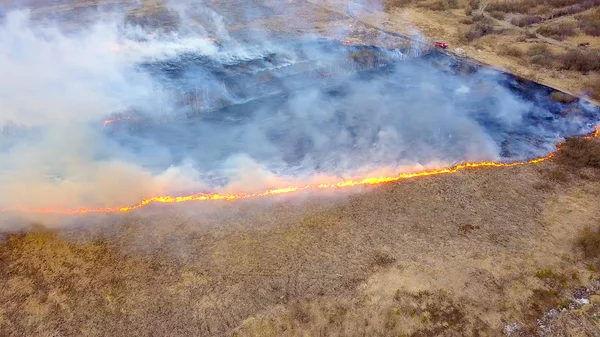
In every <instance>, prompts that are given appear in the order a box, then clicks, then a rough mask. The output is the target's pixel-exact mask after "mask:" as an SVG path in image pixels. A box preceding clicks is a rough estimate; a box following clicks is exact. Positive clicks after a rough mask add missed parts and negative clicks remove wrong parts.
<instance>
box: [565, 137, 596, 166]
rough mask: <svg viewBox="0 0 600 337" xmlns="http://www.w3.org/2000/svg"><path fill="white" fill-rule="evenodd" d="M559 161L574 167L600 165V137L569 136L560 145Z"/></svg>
mask: <svg viewBox="0 0 600 337" xmlns="http://www.w3.org/2000/svg"><path fill="white" fill-rule="evenodd" d="M557 161H558V163H560V164H562V165H566V166H572V167H596V168H598V167H600V139H598V138H591V139H586V138H581V137H570V138H567V139H566V140H565V142H564V143H563V144H561V146H560V151H559V152H558V156H557Z"/></svg>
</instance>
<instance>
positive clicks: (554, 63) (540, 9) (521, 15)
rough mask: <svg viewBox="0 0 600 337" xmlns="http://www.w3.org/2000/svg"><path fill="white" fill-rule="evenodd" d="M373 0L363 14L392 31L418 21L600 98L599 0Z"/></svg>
mask: <svg viewBox="0 0 600 337" xmlns="http://www.w3.org/2000/svg"><path fill="white" fill-rule="evenodd" d="M333 1H334V0H332V2H333ZM363 2H364V3H369V1H363ZM370 3H378V1H371V2H370ZM369 7H373V6H372V5H371V6H369V5H366V7H358V9H357V12H358V13H359V15H358V16H359V17H361V18H362V19H363V20H364V21H365V22H369V23H371V24H373V25H375V26H378V27H381V28H386V29H388V30H393V31H403V30H404V31H407V29H412V28H414V27H416V28H418V29H419V30H420V32H421V33H422V34H424V35H425V36H426V37H428V38H431V39H439V40H445V41H447V42H449V44H450V49H455V48H461V49H463V50H464V51H465V52H466V54H467V55H468V56H469V57H472V58H474V59H477V60H479V61H482V62H485V63H488V64H491V65H493V66H497V67H500V68H503V69H506V70H508V71H510V72H513V73H516V74H519V75H522V76H524V77H527V78H530V79H532V80H535V81H537V82H540V83H544V84H546V85H549V86H551V87H554V88H557V89H560V90H561V91H565V92H569V93H572V94H574V95H585V96H588V97H590V98H592V99H595V100H596V102H598V100H600V31H599V28H600V2H598V1H596V0H586V1H581V0H543V1H541V0H514V1H512V0H489V1H483V0H469V1H462V0H450V1H449V0H384V1H383V6H382V8H381V10H368V9H369Z"/></svg>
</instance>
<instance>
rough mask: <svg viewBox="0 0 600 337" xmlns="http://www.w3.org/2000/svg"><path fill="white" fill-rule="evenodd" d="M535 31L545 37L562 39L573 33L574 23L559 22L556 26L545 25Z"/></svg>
mask: <svg viewBox="0 0 600 337" xmlns="http://www.w3.org/2000/svg"><path fill="white" fill-rule="evenodd" d="M537 32H538V33H540V34H541V35H544V36H546V37H551V38H553V39H556V40H561V41H562V40H564V39H565V38H566V37H567V36H574V35H575V25H574V24H572V23H567V22H564V23H560V24H558V25H556V26H550V25H546V26H541V27H540V28H538V30H537Z"/></svg>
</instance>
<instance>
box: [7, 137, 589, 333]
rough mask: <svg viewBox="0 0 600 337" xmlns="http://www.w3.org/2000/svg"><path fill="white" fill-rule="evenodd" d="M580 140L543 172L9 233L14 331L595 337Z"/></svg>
mask: <svg viewBox="0 0 600 337" xmlns="http://www.w3.org/2000/svg"><path fill="white" fill-rule="evenodd" d="M570 142H571V143H568V144H567V145H565V146H563V152H562V154H561V155H560V156H559V157H558V158H556V159H555V160H552V161H550V162H547V163H543V164H538V165H537V166H536V165H530V166H520V167H514V168H489V169H480V170H473V171H463V172H460V173H456V174H452V175H447V176H436V177H428V178H417V179H414V180H408V181H403V182H401V183H394V184H389V185H385V186H380V187H376V188H372V189H369V190H367V191H362V192H361V193H351V194H349V195H340V196H318V195H316V196H312V197H311V198H309V199H307V200H300V201H298V200H287V201H279V202H273V203H268V204H267V203H266V202H265V201H248V202H239V203H234V204H227V205H226V206H224V207H215V208H211V209H204V208H200V209H198V207H193V206H186V205H183V206H179V207H173V208H170V207H169V208H161V209H156V210H149V211H147V212H139V213H136V214H131V215H128V216H119V217H115V218H112V219H104V220H103V221H102V222H100V223H102V225H98V224H96V225H92V224H91V223H90V224H87V225H86V223H85V221H86V219H85V218H82V219H81V225H82V226H76V227H73V228H70V229H62V230H52V229H48V228H44V227H43V226H34V227H32V228H31V229H29V230H27V231H25V232H22V233H12V234H8V233H7V234H5V235H4V237H3V244H2V246H0V263H1V265H2V268H1V270H0V283H1V284H2V287H1V288H0V289H1V290H0V308H2V310H1V311H0V335H3V336H10V335H14V336H16V335H38V336H59V335H94V336H98V335H111V336H115V335H127V336H134V335H136V336H137V335H139V336H149V335H171V336H175V335H177V336H180V335H181V336H183V335H197V336H210V335H216V336H225V335H235V336H300V335H302V336H304V335H308V336H348V335H360V336H399V335H400V336H402V335H404V336H494V335H503V334H504V332H503V331H504V330H505V328H506V327H507V326H509V327H513V328H514V327H520V328H519V329H516V328H515V330H516V332H515V333H513V334H510V335H513V336H534V335H536V333H537V332H539V331H540V329H541V328H545V329H548V330H547V331H550V332H551V333H547V334H544V335H545V336H548V335H550V336H584V335H585V336H594V335H597V334H598V333H599V332H600V330H599V329H598V324H597V323H598V322H597V320H598V317H597V311H598V309H599V305H600V304H598V299H600V296H598V295H596V291H600V290H598V287H599V286H600V284H599V283H598V278H599V277H600V236H598V235H599V234H598V233H599V231H600V222H599V220H600V207H599V205H600V179H599V178H600V166H599V165H600V140H598V139H593V140H577V139H576V140H571V141H570ZM571 144H572V146H570V145H571ZM189 207H191V208H194V210H191V209H190V208H189ZM585 289H588V290H585ZM581 298H584V299H588V300H590V301H591V303H587V302H585V301H583V302H582V300H581ZM563 308H566V309H565V310H564V311H563V310H562V309H563ZM551 309H555V311H550V312H551V313H552V312H554V313H555V315H554V316H552V315H550V316H547V315H546V313H548V312H549V310H551ZM544 315H546V316H547V317H546V318H544ZM542 318H544V321H543V322H545V323H544V324H541V323H539V322H538V320H540V319H542ZM509 330H510V329H509Z"/></svg>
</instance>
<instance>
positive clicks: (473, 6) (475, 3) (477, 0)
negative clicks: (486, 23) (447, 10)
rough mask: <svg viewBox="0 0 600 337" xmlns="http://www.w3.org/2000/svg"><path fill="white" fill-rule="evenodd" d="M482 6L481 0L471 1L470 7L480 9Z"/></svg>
mask: <svg viewBox="0 0 600 337" xmlns="http://www.w3.org/2000/svg"><path fill="white" fill-rule="evenodd" d="M480 4H481V0H469V7H470V8H475V9H478V8H479V5H480Z"/></svg>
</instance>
